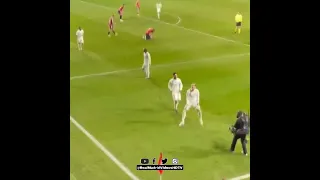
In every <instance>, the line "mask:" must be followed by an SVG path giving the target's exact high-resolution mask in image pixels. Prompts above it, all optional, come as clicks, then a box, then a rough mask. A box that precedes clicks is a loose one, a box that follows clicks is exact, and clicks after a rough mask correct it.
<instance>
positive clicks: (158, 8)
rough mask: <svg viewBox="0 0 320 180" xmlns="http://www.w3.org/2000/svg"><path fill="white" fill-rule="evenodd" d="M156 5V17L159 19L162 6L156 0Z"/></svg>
mask: <svg viewBox="0 0 320 180" xmlns="http://www.w3.org/2000/svg"><path fill="white" fill-rule="evenodd" d="M156 7H157V14H158V19H160V13H161V8H162V4H161V2H158V3H157V4H156Z"/></svg>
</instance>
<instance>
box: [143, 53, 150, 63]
mask: <svg viewBox="0 0 320 180" xmlns="http://www.w3.org/2000/svg"><path fill="white" fill-rule="evenodd" d="M150 65H151V55H150V53H149V52H144V53H143V66H150Z"/></svg>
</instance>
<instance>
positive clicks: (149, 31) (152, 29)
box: [144, 28, 155, 40]
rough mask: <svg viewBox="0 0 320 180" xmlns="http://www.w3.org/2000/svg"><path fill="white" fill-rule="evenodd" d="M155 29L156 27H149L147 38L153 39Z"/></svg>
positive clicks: (145, 37)
mask: <svg viewBox="0 0 320 180" xmlns="http://www.w3.org/2000/svg"><path fill="white" fill-rule="evenodd" d="M154 31H155V29H154V28H148V29H147V31H146V35H145V36H144V39H145V40H150V39H152V34H153V33H154Z"/></svg>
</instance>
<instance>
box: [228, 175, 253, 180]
mask: <svg viewBox="0 0 320 180" xmlns="http://www.w3.org/2000/svg"><path fill="white" fill-rule="evenodd" d="M248 178H250V173H249V174H245V175H243V176H238V177H235V178H232V179H229V180H243V179H248Z"/></svg>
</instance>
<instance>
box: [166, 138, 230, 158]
mask: <svg viewBox="0 0 320 180" xmlns="http://www.w3.org/2000/svg"><path fill="white" fill-rule="evenodd" d="M167 153H169V154H172V155H173V156H177V157H186V158H208V157H210V156H214V155H225V154H230V152H229V151H228V147H227V146H226V145H224V144H223V143H220V142H217V141H214V142H213V144H212V147H211V148H209V149H203V148H198V147H191V146H181V147H180V149H179V150H176V151H168V152H167Z"/></svg>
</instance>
